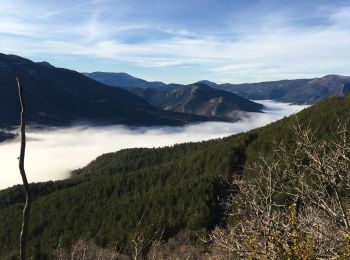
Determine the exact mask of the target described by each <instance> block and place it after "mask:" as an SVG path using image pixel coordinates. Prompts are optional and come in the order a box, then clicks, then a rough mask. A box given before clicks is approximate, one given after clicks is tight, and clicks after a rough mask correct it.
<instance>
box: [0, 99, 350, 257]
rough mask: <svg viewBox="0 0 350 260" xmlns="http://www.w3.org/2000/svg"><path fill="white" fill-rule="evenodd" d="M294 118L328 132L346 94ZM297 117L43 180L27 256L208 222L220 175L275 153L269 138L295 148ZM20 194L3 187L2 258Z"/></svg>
mask: <svg viewBox="0 0 350 260" xmlns="http://www.w3.org/2000/svg"><path fill="white" fill-rule="evenodd" d="M297 117H298V119H299V121H300V122H301V123H302V124H304V125H306V124H310V125H311V126H312V127H313V128H314V129H317V134H318V136H319V137H320V138H329V137H330V136H331V135H333V134H334V133H335V132H336V127H337V125H338V119H348V118H350V96H347V98H346V99H345V100H344V101H340V100H339V99H338V98H337V97H335V98H331V99H328V100H325V101H323V102H321V103H319V104H317V105H315V106H313V107H311V108H309V109H306V110H304V111H302V112H301V113H299V114H298V115H297ZM295 120H296V116H292V117H289V118H285V119H283V120H280V121H278V122H276V123H273V124H270V125H268V126H266V127H263V128H260V129H256V130H253V131H250V132H248V133H244V134H239V135H234V136H231V137H227V138H223V139H219V140H212V141H206V142H201V143H188V144H181V145H175V146H173V147H167V148H158V149H129V150H124V151H120V152H117V153H111V154H106V155H103V156H100V157H99V158H97V159H96V160H95V161H93V162H91V163H90V164H89V165H87V166H86V167H85V168H83V169H79V170H77V171H75V174H74V178H73V179H72V180H67V181H63V182H62V181H61V182H56V183H52V182H50V183H48V184H40V185H39V186H37V189H36V191H35V194H36V201H35V203H34V205H33V209H32V217H31V225H30V248H31V249H30V254H31V255H32V256H35V257H36V259H39V258H40V257H42V258H45V257H48V256H49V252H51V251H52V250H53V249H54V248H56V247H57V245H58V244H59V241H60V242H61V245H63V246H64V245H69V244H70V243H71V242H72V241H74V240H76V239H78V238H85V239H88V238H93V239H95V240H96V241H97V242H98V243H99V244H100V245H102V246H106V245H108V244H113V243H115V242H116V241H118V242H119V243H120V245H121V246H122V247H123V248H125V249H126V250H127V249H128V242H129V241H130V240H131V239H132V235H133V234H134V232H135V229H138V230H143V231H144V232H145V234H146V235H147V234H152V233H153V232H154V230H158V229H160V228H163V227H164V228H165V237H171V236H173V235H174V234H176V233H177V232H178V231H179V230H181V229H183V228H190V229H194V230H200V229H203V228H204V229H208V228H211V227H213V226H214V225H216V224H218V223H219V222H220V221H221V219H222V210H221V208H220V206H219V203H218V201H217V197H220V196H224V193H225V189H224V186H223V185H222V184H221V181H220V176H221V175H232V174H242V173H245V170H244V167H249V165H251V163H252V162H254V161H256V159H257V157H258V156H259V154H261V153H263V154H266V153H270V152H271V151H272V149H273V144H272V143H273V142H272V141H273V140H277V141H279V140H283V141H284V142H285V143H287V144H288V145H289V147H293V143H294V141H293V140H294V136H293V131H292V130H291V129H290V125H291V124H293V122H295ZM38 187H39V188H38ZM20 195H21V192H20V191H19V187H16V188H12V189H8V190H5V191H1V192H0V241H1V242H0V252H1V253H0V257H2V256H4V255H9V254H11V252H15V250H16V249H17V244H18V234H19V229H20V221H21V209H22V206H23V205H22V202H21V196H20ZM1 205H2V206H1ZM141 216H143V218H142V222H141V224H140V225H139V226H137V223H138V222H139V220H140V219H141Z"/></svg>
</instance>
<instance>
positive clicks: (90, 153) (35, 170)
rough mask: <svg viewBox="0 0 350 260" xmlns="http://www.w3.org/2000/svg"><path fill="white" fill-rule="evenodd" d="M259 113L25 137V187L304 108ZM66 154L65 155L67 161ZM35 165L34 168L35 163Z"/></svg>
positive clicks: (15, 149) (4, 174) (2, 181)
mask: <svg viewBox="0 0 350 260" xmlns="http://www.w3.org/2000/svg"><path fill="white" fill-rule="evenodd" d="M259 102H260V103H263V104H264V105H265V106H266V109H265V113H249V114H248V115H247V116H246V117H244V118H243V119H241V120H240V121H238V122H234V123H224V122H206V123H200V124H191V125H186V126H183V127H169V126H164V127H137V128H128V127H126V126H122V125H117V126H103V127H98V126H94V127H90V126H75V127H69V128H49V129H45V130H42V131H39V130H34V131H33V130H29V131H28V132H27V150H26V160H25V168H26V172H27V176H28V179H29V181H30V182H42V181H48V180H59V179H64V178H67V177H68V176H69V173H70V171H72V170H74V169H77V168H80V167H83V166H85V165H86V164H87V163H89V162H90V161H92V160H93V159H95V158H96V157H97V156H99V155H102V154H104V153H108V152H115V151H118V150H121V149H126V148H135V147H149V148H150V147H163V146H171V145H174V144H177V143H184V142H196V141H203V140H209V139H213V138H220V137H225V136H228V135H232V134H237V133H240V132H244V131H248V130H251V129H253V128H257V127H260V126H264V125H266V124H268V123H270V122H273V121H276V120H278V119H280V118H282V117H284V116H288V115H290V114H293V113H295V112H298V111H300V110H301V109H303V108H306V107H307V106H301V105H291V104H287V103H278V102H274V101H261V100H259ZM19 145H20V144H19V138H17V139H16V140H13V141H7V142H4V143H0V154H1V155H2V156H1V157H0V172H1V175H0V189H4V188H7V187H10V186H12V185H15V184H20V183H21V179H20V175H19V172H18V161H17V157H18V154H19ZM67 155H69V156H67ZM38 162H40V163H38Z"/></svg>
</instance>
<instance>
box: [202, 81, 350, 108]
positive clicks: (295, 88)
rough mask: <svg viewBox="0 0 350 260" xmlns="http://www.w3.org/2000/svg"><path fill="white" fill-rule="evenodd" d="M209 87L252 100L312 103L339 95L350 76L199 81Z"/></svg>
mask: <svg viewBox="0 0 350 260" xmlns="http://www.w3.org/2000/svg"><path fill="white" fill-rule="evenodd" d="M200 82H205V83H206V84H210V86H211V87H214V88H219V89H224V90H227V91H230V92H232V93H235V94H237V95H240V96H242V97H245V98H249V99H253V100H259V99H260V100H261V99H272V100H276V101H280V102H290V103H297V104H314V103H316V102H318V101H320V100H322V99H325V98H327V97H330V96H335V95H339V94H341V92H342V89H343V86H344V84H349V83H350V77H345V76H339V75H328V76H325V77H322V78H314V79H295V80H280V81H270V82H261V83H246V84H229V83H226V84H215V83H214V82H208V81H200Z"/></svg>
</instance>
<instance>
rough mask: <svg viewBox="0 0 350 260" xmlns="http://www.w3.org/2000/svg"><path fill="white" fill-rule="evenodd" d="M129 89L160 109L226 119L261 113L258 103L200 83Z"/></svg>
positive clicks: (261, 106) (260, 106)
mask: <svg viewBox="0 0 350 260" xmlns="http://www.w3.org/2000/svg"><path fill="white" fill-rule="evenodd" d="M130 91H132V92H134V93H135V94H137V95H139V96H140V97H142V98H143V99H145V100H146V101H147V102H148V103H150V104H151V105H153V106H155V107H158V108H160V109H164V110H170V111H177V112H183V113H190V114H196V115H202V116H206V117H216V118H222V119H228V120H236V119H238V118H239V117H240V116H241V114H242V112H261V109H262V108H263V105H261V104H258V103H255V102H253V101H250V100H248V99H246V98H243V97H240V96H238V95H235V94H233V93H231V92H228V91H224V90H220V89H214V88H211V87H209V86H207V85H205V84H202V83H195V84H192V85H186V86H180V87H178V88H176V89H174V90H169V91H166V90H160V89H158V88H157V89H156V88H146V89H141V88H132V89H130Z"/></svg>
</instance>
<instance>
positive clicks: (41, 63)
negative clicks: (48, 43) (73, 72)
mask: <svg viewBox="0 0 350 260" xmlns="http://www.w3.org/2000/svg"><path fill="white" fill-rule="evenodd" d="M37 64H39V65H42V66H44V67H46V68H50V69H53V68H56V67H55V66H53V65H52V64H50V63H49V62H47V61H39V62H37Z"/></svg>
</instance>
